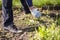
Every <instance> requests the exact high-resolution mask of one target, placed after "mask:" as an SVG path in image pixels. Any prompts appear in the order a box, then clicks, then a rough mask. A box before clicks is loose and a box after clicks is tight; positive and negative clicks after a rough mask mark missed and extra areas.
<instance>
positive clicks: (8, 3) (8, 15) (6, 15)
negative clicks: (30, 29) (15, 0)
mask: <svg viewBox="0 0 60 40" xmlns="http://www.w3.org/2000/svg"><path fill="white" fill-rule="evenodd" d="M2 13H3V19H4V26H8V25H10V24H13V12H12V0H2Z"/></svg>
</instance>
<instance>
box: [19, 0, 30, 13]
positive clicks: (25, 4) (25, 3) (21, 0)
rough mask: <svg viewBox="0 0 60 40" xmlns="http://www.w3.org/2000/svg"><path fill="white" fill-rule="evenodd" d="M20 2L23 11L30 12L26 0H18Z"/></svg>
mask: <svg viewBox="0 0 60 40" xmlns="http://www.w3.org/2000/svg"><path fill="white" fill-rule="evenodd" d="M20 2H21V4H22V6H23V8H24V10H25V12H26V13H30V10H29V6H28V4H27V1H26V0H20Z"/></svg>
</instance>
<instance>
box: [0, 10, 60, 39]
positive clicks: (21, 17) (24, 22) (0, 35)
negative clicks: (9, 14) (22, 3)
mask: <svg viewBox="0 0 60 40" xmlns="http://www.w3.org/2000/svg"><path fill="white" fill-rule="evenodd" d="M41 11H42V12H41V13H42V16H41V17H42V18H45V17H46V18H45V19H42V18H41V19H42V20H40V19H39V20H38V19H36V18H34V17H33V16H32V15H31V14H24V12H21V11H20V9H13V13H14V23H15V25H16V26H17V28H18V29H21V30H23V32H21V33H19V34H16V33H11V32H8V31H5V30H4V29H3V25H2V23H3V22H2V20H3V18H2V13H1V12H2V11H1V10H0V40H30V38H33V37H34V34H35V28H36V29H37V28H38V26H39V24H41V23H42V24H43V25H44V24H47V23H48V24H49V23H51V22H50V21H47V18H48V17H47V15H48V16H50V17H51V18H53V20H54V19H55V18H56V16H57V17H58V15H56V14H60V10H58V11H56V10H53V11H52V10H50V11H49V10H48V11H47V10H41ZM48 13H49V14H48ZM49 19H50V18H49ZM49 19H48V20H49ZM29 20H33V21H34V20H35V21H36V23H35V24H34V22H33V21H32V23H31V22H29ZM43 20H44V21H43ZM51 21H52V20H51ZM39 22H41V23H39ZM29 23H30V24H29Z"/></svg>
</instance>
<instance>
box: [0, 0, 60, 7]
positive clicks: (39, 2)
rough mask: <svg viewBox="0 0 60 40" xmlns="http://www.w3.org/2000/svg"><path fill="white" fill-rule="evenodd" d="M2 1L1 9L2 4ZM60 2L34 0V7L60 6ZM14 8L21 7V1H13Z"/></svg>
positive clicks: (57, 0)
mask: <svg viewBox="0 0 60 40" xmlns="http://www.w3.org/2000/svg"><path fill="white" fill-rule="evenodd" d="M1 1H2V0H0V7H1V4H2V2H1ZM59 4H60V0H33V5H35V6H39V7H40V6H44V5H59ZM13 6H18V7H20V6H21V3H20V0H13Z"/></svg>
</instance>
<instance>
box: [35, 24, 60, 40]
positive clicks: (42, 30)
mask: <svg viewBox="0 0 60 40" xmlns="http://www.w3.org/2000/svg"><path fill="white" fill-rule="evenodd" d="M34 40H60V27H57V26H56V24H55V23H52V24H51V25H50V26H49V27H48V28H46V26H43V25H41V26H39V27H38V31H36V34H35V37H34Z"/></svg>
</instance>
